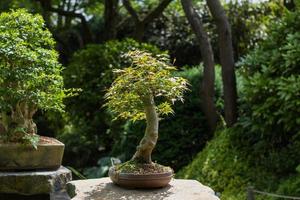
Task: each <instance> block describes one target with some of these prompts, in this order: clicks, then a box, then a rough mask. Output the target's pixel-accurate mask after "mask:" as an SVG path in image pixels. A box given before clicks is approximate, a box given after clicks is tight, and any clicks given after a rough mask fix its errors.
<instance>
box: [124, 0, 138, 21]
mask: <svg viewBox="0 0 300 200" xmlns="http://www.w3.org/2000/svg"><path fill="white" fill-rule="evenodd" d="M123 5H124V7H125V8H126V10H127V11H128V13H129V14H130V15H131V17H132V18H133V20H134V21H135V23H139V22H140V19H139V16H138V14H137V12H136V11H135V10H134V8H133V7H132V5H131V3H130V1H129V0H123Z"/></svg>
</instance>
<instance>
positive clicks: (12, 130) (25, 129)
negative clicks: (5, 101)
mask: <svg viewBox="0 0 300 200" xmlns="http://www.w3.org/2000/svg"><path fill="white" fill-rule="evenodd" d="M36 110H37V109H36V106H34V105H29V104H28V103H27V102H18V103H17V104H16V106H15V108H14V109H12V110H11V113H10V114H8V113H5V112H2V114H1V124H2V128H3V129H4V130H2V133H6V134H7V135H8V140H9V141H11V142H18V141H21V140H22V138H23V136H24V135H25V134H32V135H33V134H36V133H37V128H36V124H35V123H34V122H33V120H32V117H33V115H34V114H35V112H36Z"/></svg>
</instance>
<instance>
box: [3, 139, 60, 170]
mask: <svg viewBox="0 0 300 200" xmlns="http://www.w3.org/2000/svg"><path fill="white" fill-rule="evenodd" d="M64 148H65V145H64V144H63V143H61V142H60V141H58V140H56V139H54V138H49V137H42V136H40V142H39V144H38V145H37V149H35V148H34V147H33V146H32V145H25V144H20V143H5V144H3V143H0V171H20V170H37V169H39V170H41V169H42V170H56V169H58V168H59V167H60V166H61V162H62V158H63V154H64Z"/></svg>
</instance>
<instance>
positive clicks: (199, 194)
mask: <svg viewBox="0 0 300 200" xmlns="http://www.w3.org/2000/svg"><path fill="white" fill-rule="evenodd" d="M67 191H68V193H69V195H70V196H71V197H72V200H185V199H186V200H219V198H218V197H217V196H215V194H214V191H213V190H212V189H211V188H209V187H207V186H204V185H202V184H201V183H199V182H198V181H195V180H184V179H173V180H172V181H171V182H170V184H169V185H168V186H167V187H165V188H160V189H149V190H140V189H139V190H133V189H124V188H120V187H118V186H116V185H114V184H113V183H112V182H111V180H110V179H109V178H100V179H89V180H79V181H71V182H69V183H68V184H67Z"/></svg>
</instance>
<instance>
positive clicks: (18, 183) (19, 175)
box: [0, 167, 72, 195]
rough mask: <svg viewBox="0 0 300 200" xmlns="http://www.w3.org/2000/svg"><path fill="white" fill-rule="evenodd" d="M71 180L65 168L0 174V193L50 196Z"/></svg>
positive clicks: (69, 172) (70, 175) (69, 173)
mask: <svg viewBox="0 0 300 200" xmlns="http://www.w3.org/2000/svg"><path fill="white" fill-rule="evenodd" d="M71 180H72V173H71V171H70V170H68V169H67V168H65V167H60V168H59V169H58V170H55V171H34V172H33V171H25V172H0V193H12V194H22V195H34V194H50V193H55V192H57V191H61V190H63V189H64V188H65V186H66V183H67V182H69V181H71Z"/></svg>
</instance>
